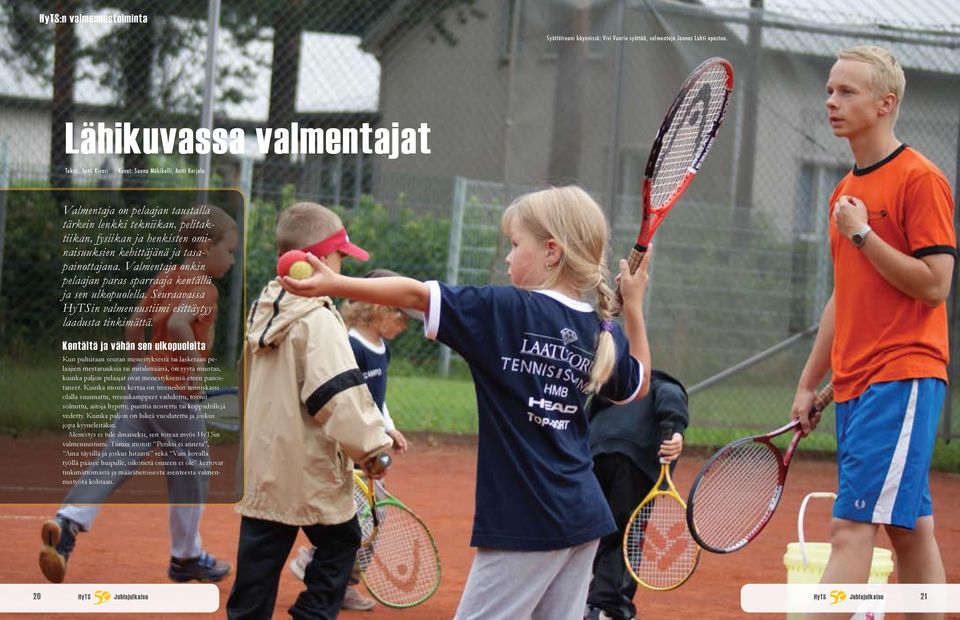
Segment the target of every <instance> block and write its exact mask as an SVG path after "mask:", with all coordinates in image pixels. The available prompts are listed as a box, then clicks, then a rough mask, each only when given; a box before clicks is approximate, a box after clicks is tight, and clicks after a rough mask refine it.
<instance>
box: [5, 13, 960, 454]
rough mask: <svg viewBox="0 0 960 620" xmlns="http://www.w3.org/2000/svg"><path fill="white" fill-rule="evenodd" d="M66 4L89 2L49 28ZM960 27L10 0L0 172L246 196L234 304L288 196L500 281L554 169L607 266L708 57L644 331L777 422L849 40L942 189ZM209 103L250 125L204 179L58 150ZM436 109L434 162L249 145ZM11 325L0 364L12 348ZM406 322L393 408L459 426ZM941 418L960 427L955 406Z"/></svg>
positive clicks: (739, 407) (411, 418) (907, 19)
mask: <svg viewBox="0 0 960 620" xmlns="http://www.w3.org/2000/svg"><path fill="white" fill-rule="evenodd" d="M55 5H56V6H55ZM211 6H212V7H213V9H217V8H218V9H219V10H210V9H211ZM54 14H82V15H84V16H86V19H85V20H83V21H80V22H79V23H70V22H69V21H68V20H67V21H59V20H49V21H47V22H45V21H44V16H45V15H47V16H52V15H54ZM141 15H142V16H146V18H147V19H146V20H140V19H134V18H136V17H137V16H141ZM110 16H114V17H110ZM94 17H97V18H98V19H93V18H94ZM53 21H56V22H57V23H52V22H53ZM210 24H216V27H217V29H216V34H217V36H216V45H215V46H213V47H212V48H211V49H212V52H213V57H212V61H213V65H212V66H213V68H214V70H213V71H212V72H211V73H210V75H211V76H212V78H213V79H212V84H213V86H212V87H210V86H208V84H207V83H206V78H205V70H204V69H205V66H207V65H206V63H208V61H210V60H211V57H209V56H208V55H207V49H208V47H207V42H208V35H210V34H211V27H210ZM958 24H960V9H958V8H957V7H956V6H954V5H953V4H951V3H949V2H944V1H942V0H917V1H916V2H912V3H910V7H909V9H907V8H904V7H903V6H902V3H900V2H897V1H896V0H880V1H878V2H875V3H870V4H869V6H868V5H862V6H860V5H856V6H854V5H851V4H850V3H848V2H843V1H842V0H817V1H816V2H801V1H800V0H702V1H701V2H681V1H668V0H442V1H440V2H430V3H420V2H410V1H407V0H351V1H339V0H323V1H321V2H314V3H303V2H260V1H258V0H223V1H222V3H217V2H211V3H210V6H208V5H207V3H198V2H187V1H181V2H159V1H157V0H136V1H135V0H125V1H114V2H111V3H101V2H98V1H95V0H68V1H61V2H59V3H53V2H42V1H40V0H34V1H13V2H8V3H5V4H4V5H3V6H2V7H0V32H3V33H4V39H3V40H4V41H6V42H7V43H6V44H4V45H3V46H2V49H0V144H4V145H6V147H5V148H6V151H5V152H6V153H7V155H6V159H5V160H4V162H5V164H4V165H3V166H2V168H3V171H4V173H5V174H7V175H8V179H9V181H8V182H9V183H10V184H11V185H13V186H37V185H40V186H54V187H59V186H63V185H66V184H70V185H74V186H122V187H125V188H131V187H148V186H149V187H171V186H179V187H188V186H194V185H200V184H202V183H209V184H210V185H211V186H212V187H239V188H241V190H242V191H243V192H244V194H245V195H246V196H247V198H248V210H247V229H248V239H249V242H248V249H247V278H246V290H247V295H248V297H249V296H251V295H255V294H256V291H257V290H259V287H260V286H262V284H263V282H264V281H265V280H266V278H268V277H269V276H270V274H271V272H272V270H273V257H274V255H275V253H274V249H273V247H272V233H273V229H272V227H273V224H274V222H275V217H276V213H277V212H278V211H279V210H280V209H282V208H284V207H285V206H288V205H289V204H291V203H292V202H293V201H294V200H313V201H317V202H320V203H322V204H325V205H329V206H333V207H336V208H337V209H338V210H339V211H340V212H341V214H342V215H343V217H344V220H345V221H346V223H347V226H348V228H349V229H350V233H351V238H352V239H354V240H355V241H357V242H358V243H360V244H361V245H363V246H364V247H368V249H370V250H371V252H372V254H373V257H374V258H373V260H372V261H371V263H369V264H364V265H359V264H355V265H350V266H348V267H347V269H349V270H351V271H352V272H353V273H359V272H362V271H363V270H366V269H367V268H372V267H388V268H391V269H394V270H396V271H399V272H402V273H405V274H408V275H411V276H414V277H418V278H423V279H427V278H438V279H444V280H450V281H459V282H477V283H483V282H490V281H501V282H502V281H503V279H504V269H503V265H502V259H503V255H504V253H505V248H504V247H503V245H502V243H503V240H502V235H501V234H500V231H499V213H500V210H501V209H502V207H503V205H505V204H508V203H509V201H510V200H512V199H513V198H514V197H515V196H517V195H518V194H520V193H522V192H523V191H527V190H529V189H531V188H535V187H542V186H544V185H546V184H560V183H568V182H576V183H578V184H580V185H582V186H584V187H585V188H586V189H587V190H588V191H590V192H591V194H592V195H594V196H595V197H596V198H597V200H598V201H599V202H600V203H601V204H602V205H604V207H605V208H606V209H607V210H608V215H609V219H610V222H611V225H612V227H613V231H614V241H615V243H614V246H613V250H614V252H613V254H614V256H613V257H612V258H615V257H616V256H621V255H625V254H626V251H627V250H628V248H629V246H630V244H631V243H632V241H633V238H634V237H635V234H636V231H637V229H638V220H639V212H640V208H639V204H640V199H639V194H640V182H641V178H642V173H643V167H644V163H645V161H646V158H647V155H648V152H649V149H650V145H651V143H652V141H653V138H654V136H655V134H656V130H657V127H658V125H659V123H660V121H661V119H662V117H663V113H664V111H665V110H666V108H667V106H668V104H669V103H670V101H671V100H672V98H673V96H674V94H675V93H676V90H677V88H678V87H679V85H680V83H681V82H682V80H683V78H684V76H686V75H687V74H688V73H689V71H690V70H691V69H692V68H693V67H694V66H696V65H697V64H699V63H700V62H701V61H703V60H704V59H706V58H708V57H711V56H723V57H725V58H727V59H729V60H730V61H731V63H732V64H733V66H734V70H735V73H736V78H735V79H736V85H735V93H734V98H733V100H732V107H731V110H730V113H729V114H728V118H727V120H726V123H725V125H724V127H723V128H722V129H721V131H720V135H719V138H718V140H717V143H716V145H715V146H714V148H713V151H712V153H711V154H710V156H709V158H708V159H707V161H706V163H705V164H704V166H703V168H702V170H701V172H700V173H699V174H698V176H697V178H696V179H695V180H694V182H693V184H692V185H691V187H690V188H689V190H688V191H687V193H686V194H685V195H684V197H683V199H682V201H681V204H680V205H679V206H678V207H677V208H676V209H675V210H674V211H673V212H672V213H671V215H670V217H669V218H668V221H667V222H666V224H665V225H664V226H663V227H662V229H661V230H660V231H659V232H658V233H657V238H656V245H657V251H656V257H655V261H654V264H653V280H652V285H651V289H650V293H649V295H648V301H647V304H648V308H647V311H648V316H649V330H650V336H651V341H652V345H653V353H654V360H655V361H654V365H655V366H657V367H660V368H663V369H665V370H667V371H670V372H672V373H673V374H675V375H677V376H678V377H680V378H681V379H682V380H683V381H684V382H685V383H686V384H687V385H688V387H694V392H695V395H694V397H693V404H694V409H693V420H694V425H695V427H699V428H700V429H719V428H723V427H737V428H747V427H750V428H755V427H765V426H769V425H770V424H771V423H772V422H775V421H779V420H780V419H782V418H783V417H784V416H785V412H786V410H787V409H788V407H789V404H790V402H791V401H792V395H793V389H794V386H795V383H796V379H797V377H798V375H799V372H800V368H801V366H802V364H803V361H804V360H805V358H806V355H807V353H808V351H809V348H810V343H811V340H810V338H809V336H810V334H811V330H810V327H811V326H814V325H816V323H817V321H818V317H819V314H820V312H821V310H822V308H823V305H824V303H825V301H826V299H827V297H828V296H829V294H830V291H831V288H832V282H831V278H832V269H831V264H830V258H829V252H828V248H827V243H826V219H825V206H826V203H827V198H828V197H829V195H830V192H831V191H832V189H833V186H834V184H835V183H836V181H837V180H838V179H839V178H840V177H841V176H842V175H843V174H845V172H846V171H847V170H849V169H850V167H851V165H852V157H851V155H850V152H849V148H848V146H847V144H846V141H844V140H841V139H838V138H836V137H834V136H833V135H832V133H831V131H830V128H829V126H828V124H827V122H826V118H825V108H824V100H825V94H824V92H825V89H824V85H825V82H826V76H827V73H828V71H829V68H830V66H831V65H832V63H833V62H834V59H835V57H836V53H837V52H838V51H839V50H841V49H844V48H847V47H851V46H853V45H860V44H878V45H882V46H885V47H888V48H890V49H892V50H893V52H894V53H895V54H896V56H897V57H898V59H899V60H900V62H901V63H902V65H903V66H904V69H905V71H906V75H907V90H906V96H905V98H904V101H903V106H902V111H901V114H900V120H899V122H898V124H897V134H898V137H899V138H900V139H901V140H903V141H904V142H906V143H908V144H910V145H912V146H914V147H916V148H918V149H919V150H920V151H921V152H923V153H924V154H925V155H926V156H927V157H928V158H930V159H931V160H932V161H933V162H934V163H935V164H937V165H938V166H939V167H940V169H941V170H943V171H944V173H945V174H946V175H947V177H948V178H949V179H950V181H951V183H952V186H953V187H956V184H957V180H958V179H957V176H958V172H957V170H958V165H960V157H958V133H960V104H958V101H960V97H958V94H960V88H958V78H960V26H958ZM208 94H209V97H208V98H207V100H208V101H209V102H210V103H211V104H212V119H213V120H212V127H224V128H240V129H242V130H243V131H244V132H245V136H246V137H245V139H246V141H247V142H248V143H250V144H251V148H248V149H246V154H244V155H242V156H238V155H229V154H224V155H216V154H215V155H213V156H212V158H211V162H210V169H211V171H212V175H211V176H210V178H209V180H207V179H206V178H205V177H203V176H202V175H198V174H197V172H196V171H195V169H196V168H198V167H201V166H200V163H201V159H200V156H189V155H188V156H177V155H159V154H157V155H153V154H150V155H144V154H126V155H122V156H113V155H111V156H106V157H105V156H102V155H94V154H86V153H77V154H67V153H66V148H65V145H66V143H67V136H66V135H65V129H64V128H65V126H66V123H68V122H71V123H73V125H72V127H73V128H74V129H73V130H74V132H75V133H77V132H79V130H80V128H81V127H82V126H83V123H86V122H90V123H98V122H103V123H105V124H107V125H109V126H112V125H113V124H114V123H116V122H131V123H132V124H133V125H134V126H138V127H186V126H190V127H196V126H198V125H201V124H202V122H203V121H202V112H203V109H204V98H205V95H208ZM424 122H425V123H427V124H428V125H429V127H430V130H431V132H430V148H431V153H430V154H416V155H402V156H400V157H397V158H390V157H389V156H387V155H363V154H361V155H341V154H307V155H302V154H297V155H285V154H283V153H280V152H276V150H275V149H274V150H272V151H270V152H268V153H267V154H260V153H259V152H258V150H257V149H256V148H253V142H254V141H255V137H254V136H255V133H254V132H255V129H256V128H258V127H274V128H277V127H283V128H287V127H292V126H293V125H294V124H296V126H299V127H309V128H334V127H336V128H345V127H361V126H363V125H364V124H365V123H366V124H370V125H373V126H376V127H389V126H391V124H392V123H399V125H400V126H401V127H415V126H418V125H419V124H420V123H424ZM78 135H79V134H78ZM78 135H75V136H72V137H71V139H72V140H74V144H75V143H76V140H77V138H78ZM68 169H69V170H68ZM104 171H105V172H104ZM0 221H2V220H0ZM10 234H11V231H10V230H9V224H8V230H7V235H8V236H9V235H10ZM4 255H5V256H6V257H7V260H5V261H4V264H3V270H4V271H3V278H4V279H3V280H2V282H3V287H2V291H0V294H2V297H0V304H2V306H0V312H2V313H3V314H2V315H0V320H9V317H10V316H11V315H12V314H14V313H16V312H17V308H18V307H19V306H20V305H21V304H22V303H23V300H24V296H25V295H26V293H24V291H22V290H19V289H15V290H11V288H10V287H8V286H7V285H6V282H7V281H8V277H9V276H8V272H9V271H10V270H16V269H21V268H22V265H18V264H16V263H15V262H11V260H12V258H11V256H12V255H11V254H10V253H9V244H8V247H7V251H6V253H5V254H4ZM955 308H956V304H955V303H953V300H951V312H950V316H951V325H952V333H953V336H954V337H953V339H952V341H953V342H954V343H957V342H960V334H957V333H956V332H957V325H958V322H957V321H956V311H955ZM54 310H55V309H54ZM51 320H54V319H51ZM2 330H3V325H2V324H0V339H3V342H4V348H3V352H4V353H3V358H4V359H3V360H2V363H3V364H4V366H5V367H7V368H9V367H11V366H12V365H16V364H18V363H20V361H19V360H18V359H17V357H16V356H15V355H13V354H12V353H10V351H12V349H10V348H9V346H8V340H7V337H8V332H5V331H2ZM415 331H417V330H416V329H410V330H408V332H407V333H405V334H403V335H402V336H401V337H400V338H399V339H398V340H397V341H396V342H395V343H394V346H393V358H392V359H393V362H392V366H391V382H390V386H391V388H390V389H391V392H390V395H389V397H388V401H390V402H391V411H392V412H394V414H395V416H396V417H398V418H399V420H400V421H401V423H403V424H406V425H407V426H412V427H431V426H432V427H434V428H437V429H440V430H467V431H469V430H471V429H472V428H474V426H473V425H474V424H475V421H474V420H473V418H472V417H470V416H469V414H467V415H466V417H467V419H468V422H467V423H465V424H462V425H461V424H460V423H451V422H449V420H450V419H451V417H452V415H451V414H450V412H452V411H462V410H469V409H470V408H471V407H472V406H473V395H472V390H471V388H470V384H469V376H468V375H467V373H466V371H465V369H464V367H463V365H462V364H461V363H458V361H457V359H456V357H455V356H454V357H453V358H452V359H451V358H450V356H449V354H447V353H445V352H444V351H442V350H441V348H440V347H439V346H438V345H436V344H434V343H432V342H428V341H425V340H424V339H423V338H421V337H419V335H418V334H415V333H413V332H415ZM232 337H235V338H239V337H240V334H239V332H238V333H235V334H233V335H232ZM40 339H41V340H42V337H40ZM781 345H782V346H781ZM954 346H956V345H954ZM761 353H763V355H759V356H758V354H761ZM755 356H756V357H759V359H756V360H753V358H755ZM744 360H753V361H755V362H756V363H751V364H745V365H742V366H741V365H740V364H741V362H743V361H744ZM730 369H734V371H733V372H730ZM951 374H952V375H955V374H956V373H955V372H952V373H951ZM718 377H719V379H718ZM952 400H955V399H952ZM949 410H950V407H948V411H949ZM704 433H705V434H704V435H701V437H705V438H706V439H707V440H708V441H710V440H711V437H712V438H714V439H713V440H715V439H717V438H719V437H721V436H722V435H721V434H720V431H717V434H715V435H710V432H708V431H706V430H705V431H704ZM943 434H944V436H946V437H952V436H953V435H954V434H955V433H954V430H953V426H952V424H951V417H950V415H946V416H944V424H943Z"/></svg>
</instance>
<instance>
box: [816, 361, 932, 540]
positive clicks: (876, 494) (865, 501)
mask: <svg viewBox="0 0 960 620" xmlns="http://www.w3.org/2000/svg"><path fill="white" fill-rule="evenodd" d="M945 391H946V384H945V383H944V382H943V381H941V380H940V379H907V380H904V381H890V382H887V383H875V384H873V385H871V386H870V387H868V388H867V391H866V392H864V393H863V394H861V395H860V396H858V397H857V398H854V399H852V400H848V401H847V402H844V403H838V404H837V414H836V415H837V468H838V478H839V489H838V490H837V500H836V501H835V502H834V504H833V516H834V517H836V518H838V519H847V520H850V521H861V522H864V523H884V524H891V525H896V526H899V527H905V528H909V529H913V527H914V526H915V525H916V521H917V518H918V517H925V516H928V515H932V514H933V503H932V501H931V498H930V476H929V472H930V459H931V457H932V456H933V442H934V439H935V438H936V435H937V424H938V422H939V421H940V411H941V409H942V408H943V398H944V394H945Z"/></svg>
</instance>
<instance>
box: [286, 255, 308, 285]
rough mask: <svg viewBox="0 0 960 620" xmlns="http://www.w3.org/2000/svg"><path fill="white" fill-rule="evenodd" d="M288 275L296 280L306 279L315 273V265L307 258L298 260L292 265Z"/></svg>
mask: <svg viewBox="0 0 960 620" xmlns="http://www.w3.org/2000/svg"><path fill="white" fill-rule="evenodd" d="M288 275H289V276H290V277H291V278H293V279H294V280H304V279H306V278H309V277H310V276H312V275H313V267H311V266H310V263H308V262H307V261H305V260H298V261H297V262H295V263H294V264H292V265H290V271H289V272H288Z"/></svg>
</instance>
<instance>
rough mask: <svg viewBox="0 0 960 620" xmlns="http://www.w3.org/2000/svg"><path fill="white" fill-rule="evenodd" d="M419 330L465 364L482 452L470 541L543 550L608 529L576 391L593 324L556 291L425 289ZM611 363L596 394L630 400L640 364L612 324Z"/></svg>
mask: <svg viewBox="0 0 960 620" xmlns="http://www.w3.org/2000/svg"><path fill="white" fill-rule="evenodd" d="M427 286H428V288H429V289H430V307H429V311H428V313H427V319H426V321H425V323H424V329H425V332H426V335H427V337H428V338H433V339H436V340H438V341H440V342H442V343H444V344H446V345H447V346H449V347H450V348H452V349H453V350H455V351H457V352H458V353H459V354H460V355H461V356H463V358H464V359H465V360H466V361H467V363H468V365H469V367H470V371H471V374H472V375H473V380H474V386H475V389H476V394H477V413H478V418H479V445H478V454H477V489H476V510H475V514H474V524H473V536H472V539H471V545H473V546H474V547H486V548H494V549H505V550H515V551H549V550H554V549H562V548H566V547H571V546H574V545H579V544H582V543H585V542H588V541H591V540H594V539H597V538H600V537H601V536H604V535H606V534H609V533H611V532H613V531H614V530H615V529H616V525H615V524H614V521H613V516H612V515H611V513H610V508H609V507H608V506H607V502H606V500H605V499H604V497H603V493H602V492H601V490H600V485H599V483H598V482H597V480H596V477H595V476H594V475H593V460H592V458H591V455H590V445H589V428H588V420H587V414H586V412H585V404H586V400H587V395H586V394H585V393H584V391H583V390H584V388H585V386H586V385H587V383H588V382H589V380H590V371H591V369H592V368H593V354H594V349H595V348H596V344H595V343H596V338H597V334H598V332H599V330H600V322H599V319H598V318H597V315H596V313H595V312H594V310H593V308H592V307H591V306H590V305H589V304H587V303H584V302H581V301H576V300H574V299H570V298H569V297H566V296H564V295H562V294H560V293H557V292H555V291H546V290H544V291H530V290H525V289H520V288H516V287H511V286H483V287H476V286H447V285H445V284H442V283H439V282H435V281H431V282H427ZM613 337H614V341H615V343H616V359H617V361H616V365H615V367H614V372H613V375H612V376H611V378H610V380H609V381H608V382H607V383H606V384H605V385H604V386H603V387H602V388H601V390H600V394H601V395H603V396H604V397H605V398H607V399H608V400H611V401H614V402H626V401H630V400H633V398H634V397H635V396H636V394H637V393H638V392H639V390H640V387H641V382H642V377H643V368H642V365H641V364H640V362H639V361H637V360H636V359H635V358H633V357H632V356H631V355H630V353H629V343H628V342H627V339H626V337H625V336H624V333H623V330H622V329H621V328H620V326H619V325H615V326H614V330H613Z"/></svg>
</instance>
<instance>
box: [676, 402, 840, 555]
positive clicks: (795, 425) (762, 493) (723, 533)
mask: <svg viewBox="0 0 960 620" xmlns="http://www.w3.org/2000/svg"><path fill="white" fill-rule="evenodd" d="M832 400H833V386H831V385H828V386H827V387H826V388H824V389H823V390H822V391H821V392H820V393H819V394H818V395H817V396H816V398H815V399H814V405H813V410H814V411H815V412H820V411H823V409H824V408H826V406H827V405H829V404H830V401H832ZM791 431H792V432H793V438H792V439H791V440H790V444H789V446H788V447H787V450H786V452H785V453H784V454H781V452H780V450H779V448H777V446H775V445H774V444H773V441H772V440H773V439H774V438H776V437H778V436H780V435H783V434H784V433H788V432H791ZM801 437H802V431H801V430H800V422H799V420H793V421H792V422H790V423H789V424H785V425H784V426H781V427H780V428H778V429H776V430H774V431H771V432H769V433H766V434H764V435H756V436H752V437H744V438H742V439H738V440H736V441H733V442H731V443H729V444H727V445H726V446H724V447H722V448H720V450H718V451H717V452H716V453H715V454H714V455H713V456H711V457H710V458H709V459H708V460H707V462H706V463H704V465H703V467H702V468H701V469H700V472H699V473H698V474H697V476H696V478H694V481H693V485H692V486H691V487H690V494H689V496H688V498H687V514H686V517H687V526H688V527H689V530H690V534H691V535H692V536H693V539H694V540H696V541H697V544H698V545H700V546H701V547H703V548H704V549H706V550H707V551H711V552H713V553H732V552H734V551H737V550H739V549H742V548H743V547H745V546H746V545H747V544H749V543H750V541H752V540H754V539H755V538H756V537H757V536H759V535H760V532H762V531H763V528H764V527H766V525H767V523H769V522H770V519H771V518H772V517H773V514H774V512H776V510H777V506H779V504H780V498H781V496H782V495H783V486H784V484H785V482H786V479H787V472H788V471H789V467H790V461H791V460H792V458H793V454H794V452H795V451H796V448H797V444H798V443H799V442H800V438H801Z"/></svg>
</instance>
